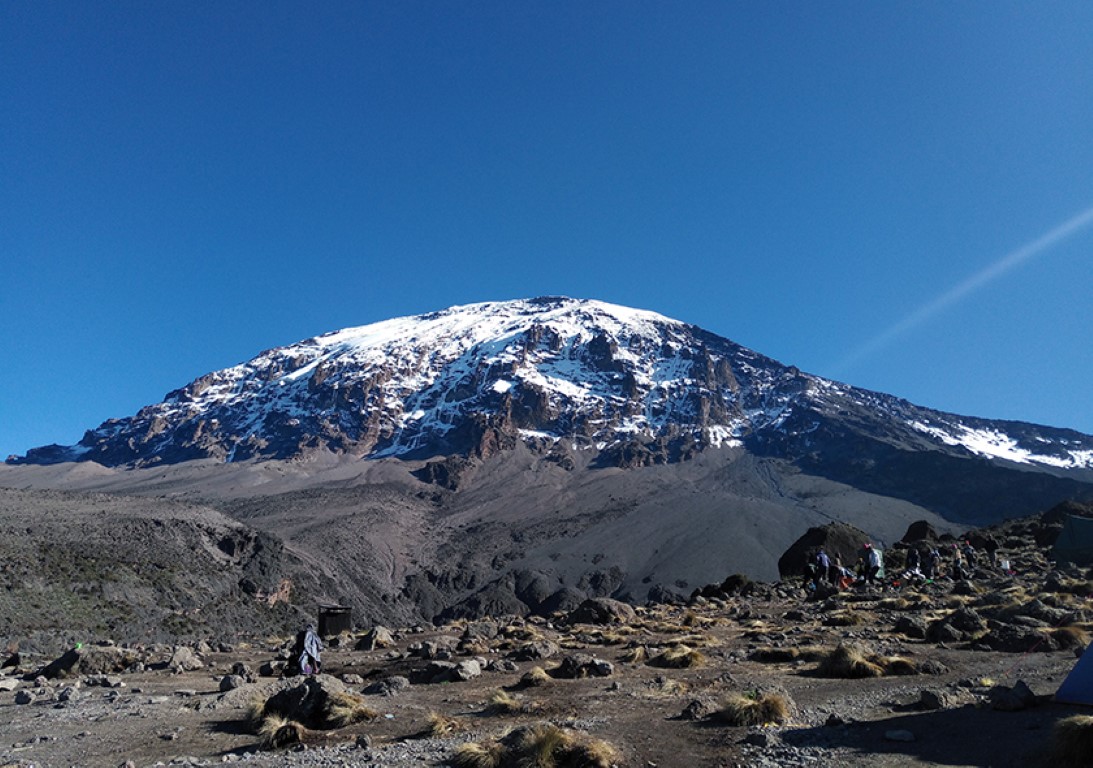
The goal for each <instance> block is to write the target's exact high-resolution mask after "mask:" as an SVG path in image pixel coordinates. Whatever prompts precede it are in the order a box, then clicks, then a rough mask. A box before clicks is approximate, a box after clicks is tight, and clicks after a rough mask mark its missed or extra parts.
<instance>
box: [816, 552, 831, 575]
mask: <svg viewBox="0 0 1093 768" xmlns="http://www.w3.org/2000/svg"><path fill="white" fill-rule="evenodd" d="M816 570H817V574H816V581H817V583H818V582H820V581H827V580H829V579H830V578H831V558H829V557H828V556H827V553H826V552H824V551H823V550H822V549H821V550H820V551H819V552H817V553H816Z"/></svg>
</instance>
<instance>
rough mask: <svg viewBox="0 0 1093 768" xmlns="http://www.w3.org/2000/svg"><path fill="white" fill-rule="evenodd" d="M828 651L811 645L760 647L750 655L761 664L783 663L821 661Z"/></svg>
mask: <svg viewBox="0 0 1093 768" xmlns="http://www.w3.org/2000/svg"><path fill="white" fill-rule="evenodd" d="M827 652H828V651H827V650H825V649H824V648H816V647H814V646H811V645H806V646H800V647H797V646H792V647H789V648H759V649H757V650H756V651H755V652H754V653H752V655H751V656H750V658H751V660H752V661H757V662H759V663H760V664H782V663H785V662H790V661H819V660H820V659H822V658H823V657H824V655H825V654H826V653H827Z"/></svg>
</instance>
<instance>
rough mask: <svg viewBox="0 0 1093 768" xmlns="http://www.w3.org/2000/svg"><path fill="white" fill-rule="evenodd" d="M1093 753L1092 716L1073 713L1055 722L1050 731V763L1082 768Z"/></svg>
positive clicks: (1070, 767) (1057, 767)
mask: <svg viewBox="0 0 1093 768" xmlns="http://www.w3.org/2000/svg"><path fill="white" fill-rule="evenodd" d="M1090 755H1093V716H1090V715H1074V716H1073V717H1068V718H1065V719H1063V720H1060V721H1059V722H1057V723H1055V728H1054V730H1053V731H1052V733H1051V765H1052V766H1055V768H1083V766H1088V765H1089V762H1090Z"/></svg>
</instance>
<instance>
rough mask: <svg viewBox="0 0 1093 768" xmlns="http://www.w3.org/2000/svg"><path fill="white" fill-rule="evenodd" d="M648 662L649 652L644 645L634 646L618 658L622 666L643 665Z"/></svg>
mask: <svg viewBox="0 0 1093 768" xmlns="http://www.w3.org/2000/svg"><path fill="white" fill-rule="evenodd" d="M648 660H649V650H648V649H647V648H646V647H645V646H644V645H638V646H634V647H633V648H629V649H627V650H626V651H624V652H623V654H622V655H621V656H619V661H621V662H623V663H624V664H644V663H645V662H646V661H648Z"/></svg>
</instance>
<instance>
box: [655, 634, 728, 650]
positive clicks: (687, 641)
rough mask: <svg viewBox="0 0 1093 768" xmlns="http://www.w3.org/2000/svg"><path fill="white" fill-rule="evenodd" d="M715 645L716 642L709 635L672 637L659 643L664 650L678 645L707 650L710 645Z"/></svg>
mask: <svg viewBox="0 0 1093 768" xmlns="http://www.w3.org/2000/svg"><path fill="white" fill-rule="evenodd" d="M716 644H717V641H716V640H715V639H714V638H713V637H712V636H711V635H704V634H701V633H692V634H688V635H683V636H682V637H672V638H668V639H667V640H665V641H664V642H662V643H660V645H661V646H663V647H665V648H674V647H676V646H680V645H686V646H690V647H691V648H708V647H710V646H711V645H716Z"/></svg>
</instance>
